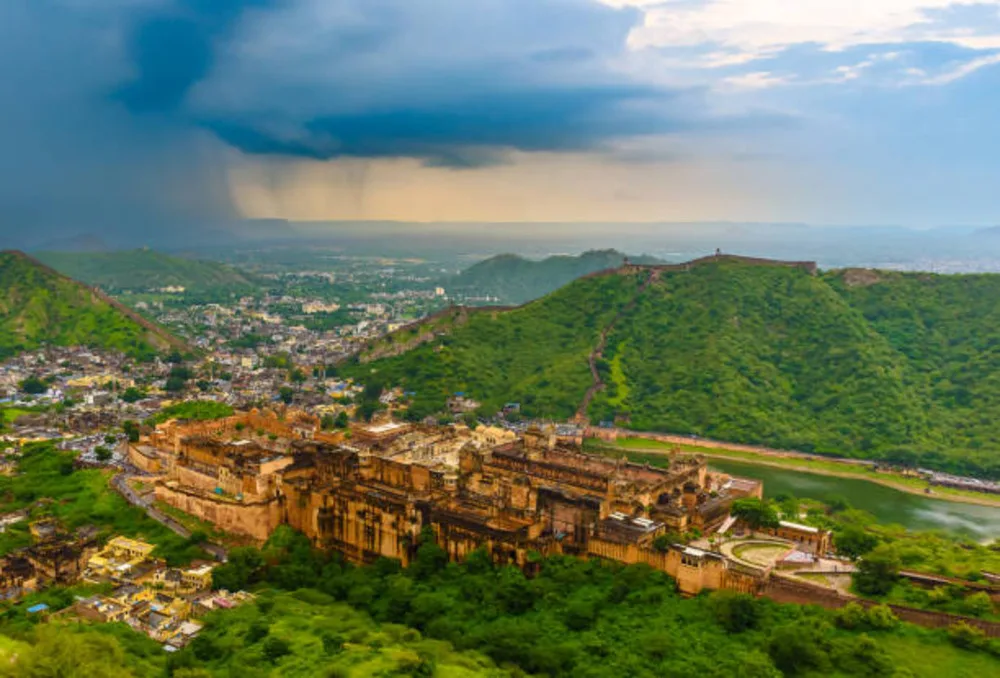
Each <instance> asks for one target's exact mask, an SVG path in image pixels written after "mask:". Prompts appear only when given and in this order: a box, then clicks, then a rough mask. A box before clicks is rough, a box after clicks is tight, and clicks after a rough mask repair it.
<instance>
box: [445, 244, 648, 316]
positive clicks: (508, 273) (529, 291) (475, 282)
mask: <svg viewBox="0 0 1000 678" xmlns="http://www.w3.org/2000/svg"><path fill="white" fill-rule="evenodd" d="M624 261H625V255H624V254H622V253H621V252H618V251H617V250H592V251H590V252H584V253H583V254H581V255H579V256H575V257H574V256H568V255H558V256H553V257H548V258H547V259H542V260H541V261H534V260H532V259H525V258H524V257H520V256H518V255H516V254H501V255H499V256H496V257H492V258H490V259H487V260H485V261H481V262H479V263H478V264H475V265H474V266H471V267H469V268H467V269H466V270H464V271H462V272H461V273H460V274H458V275H457V276H455V277H453V278H452V279H451V280H449V281H447V282H445V283H444V284H445V286H446V288H447V290H448V293H449V294H451V295H452V296H456V295H457V296H460V297H484V298H489V299H491V300H492V301H493V302H495V303H498V304H523V303H525V302H528V301H531V300H532V299H537V298H539V297H542V296H545V295H546V294H548V293H549V292H552V291H554V290H556V289H558V288H560V287H562V286H563V285H565V284H567V283H569V282H571V281H573V280H575V279H576V278H580V277H582V276H585V275H588V274H590V273H595V272H597V271H603V270H607V269H612V268H618V267H619V266H621V265H622V263H623V262H624ZM633 261H635V262H636V263H656V260H655V259H652V258H651V257H639V258H637V259H634V260H633Z"/></svg>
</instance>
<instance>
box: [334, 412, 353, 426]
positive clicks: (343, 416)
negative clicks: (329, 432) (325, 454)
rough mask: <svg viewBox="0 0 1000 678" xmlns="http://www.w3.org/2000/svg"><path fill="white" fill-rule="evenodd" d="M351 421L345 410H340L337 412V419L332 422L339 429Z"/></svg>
mask: <svg viewBox="0 0 1000 678" xmlns="http://www.w3.org/2000/svg"><path fill="white" fill-rule="evenodd" d="M350 423H351V420H350V418H349V417H348V416H347V410H341V411H340V412H339V413H337V420H336V421H335V422H334V426H336V427H337V428H340V429H344V428H347V426H348V425H349V424H350Z"/></svg>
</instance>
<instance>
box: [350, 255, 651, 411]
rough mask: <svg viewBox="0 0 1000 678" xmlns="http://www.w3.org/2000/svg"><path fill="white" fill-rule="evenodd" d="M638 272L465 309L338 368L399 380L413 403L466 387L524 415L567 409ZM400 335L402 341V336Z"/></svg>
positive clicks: (576, 399)
mask: <svg viewBox="0 0 1000 678" xmlns="http://www.w3.org/2000/svg"><path fill="white" fill-rule="evenodd" d="M642 282H643V276H641V275H633V276H624V275H621V276H618V275H616V276H606V277H599V278H587V279H584V280H581V281H579V282H577V283H575V284H574V285H572V286H570V287H567V288H564V289H562V290H560V291H558V292H556V293H554V294H552V295H550V296H549V297H546V298H545V299H544V300H542V301H538V302H535V303H532V304H528V305H527V306H524V307H522V308H519V309H517V310H514V311H510V312H507V313H497V312H492V311H480V312H475V313H470V314H469V316H468V319H467V321H466V322H465V324H463V325H461V327H460V328H459V329H458V330H456V331H455V332H453V333H451V334H445V335H444V336H442V337H441V338H439V339H438V340H437V341H434V342H430V343H425V344H423V345H422V346H420V347H419V348H417V349H416V350H414V351H411V352H409V353H405V354H403V355H401V356H399V357H397V358H392V359H389V360H385V361H379V362H377V363H375V364H373V365H364V364H359V365H346V366H344V368H343V369H342V370H341V373H342V374H344V375H345V376H355V377H358V378H360V379H362V380H371V379H372V378H373V370H374V371H375V378H377V379H378V380H380V381H382V382H384V383H386V384H390V385H391V384H399V385H402V386H404V387H405V389H406V390H407V391H409V392H411V393H413V394H414V396H413V397H414V401H415V402H414V407H415V410H416V411H425V412H427V413H431V412H434V411H436V410H440V409H443V407H444V404H445V401H446V400H447V398H448V397H449V396H451V395H453V394H454V393H456V392H466V393H468V394H469V395H471V396H473V397H475V399H476V400H478V401H480V402H482V403H484V406H485V409H487V410H490V411H493V412H496V411H497V410H499V409H500V408H501V407H502V406H503V405H504V404H505V403H506V402H508V401H509V400H510V401H518V402H520V403H521V406H522V409H523V410H524V411H525V413H526V414H528V415H529V416H534V415H539V416H544V415H547V416H557V417H561V418H566V417H570V416H572V415H573V414H574V413H575V412H576V409H577V407H579V405H580V401H581V399H582V397H583V393H584V392H585V391H586V390H587V387H588V386H589V385H590V383H591V375H590V369H589V367H588V363H587V357H588V356H589V355H590V352H591V350H592V348H593V346H594V345H595V344H596V343H597V341H598V340H599V338H600V334H601V331H602V330H603V329H604V328H605V327H606V326H607V325H608V324H609V323H610V322H611V321H612V319H613V318H614V317H615V314H616V313H617V312H618V310H619V308H620V307H621V306H622V305H624V304H627V303H628V301H629V300H630V299H631V298H633V297H634V296H635V294H636V291H637V290H638V288H639V285H640V284H642ZM399 341H405V337H401V338H400V339H399Z"/></svg>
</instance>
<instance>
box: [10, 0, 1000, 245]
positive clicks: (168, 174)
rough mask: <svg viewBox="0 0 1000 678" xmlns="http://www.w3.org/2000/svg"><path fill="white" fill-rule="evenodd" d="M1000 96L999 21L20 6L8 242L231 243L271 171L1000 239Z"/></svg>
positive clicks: (463, 9)
mask: <svg viewBox="0 0 1000 678" xmlns="http://www.w3.org/2000/svg"><path fill="white" fill-rule="evenodd" d="M998 80H1000V0H979V1H978V2H966V1H964V0H878V1H877V2H876V1H872V2H864V3H860V2H859V3H847V5H845V3H843V2H840V1H836V0H797V1H796V2H786V1H783V0H6V1H5V2H0V101H2V103H3V105H2V106H0V143H2V144H3V146H4V149H5V153H3V154H0V236H2V237H3V238H5V239H7V240H15V239H16V237H22V238H23V237H25V234H28V235H30V236H31V237H34V238H37V239H44V238H47V237H49V236H52V235H59V234H64V233H71V232H79V231H83V230H90V229H91V228H99V229H101V230H104V231H110V232H113V233H117V234H124V235H128V236H130V237H132V239H133V240H139V241H144V240H145V239H147V238H149V239H150V240H153V239H155V237H159V236H160V235H162V234H164V233H168V232H169V233H184V232H185V231H183V229H182V228H181V227H182V226H184V225H187V226H189V227H190V228H189V230H190V229H205V228H209V227H212V228H215V227H220V225H221V226H224V225H225V224H226V223H228V222H231V221H233V220H234V219H236V218H237V217H238V216H239V214H240V212H241V207H242V205H243V203H244V202H246V201H244V200H237V203H238V204H236V205H234V203H233V195H232V192H233V190H234V189H233V186H234V184H237V183H240V182H242V181H245V180H247V179H246V178H247V177H252V178H253V182H254V185H253V186H252V187H251V189H252V191H251V192H254V191H255V193H254V195H256V196H257V197H258V198H260V197H261V196H264V197H265V198H266V199H264V198H261V199H260V200H254V201H251V202H254V204H263V203H266V204H273V205H278V206H279V207H280V206H287V205H292V204H294V199H295V197H296V196H297V195H299V193H298V190H299V188H301V186H296V185H295V181H293V179H294V178H295V177H308V180H306V179H303V182H304V184H303V185H308V186H309V187H310V188H309V191H310V195H314V196H316V199H315V200H312V199H311V200H310V203H311V204H312V203H315V204H318V205H321V206H323V209H327V207H326V202H325V199H324V198H323V188H322V182H323V181H336V180H337V179H336V177H338V176H339V177H346V179H344V180H345V181H347V182H348V183H352V182H354V183H358V182H360V183H363V182H364V181H365V180H366V179H365V177H367V176H378V177H381V178H382V180H383V184H382V185H381V186H380V188H379V191H378V195H380V196H386V197H384V198H380V200H390V199H391V196H392V195H394V194H401V193H403V191H402V189H403V188H405V187H406V186H411V187H412V186H420V187H422V189H421V190H424V191H425V192H426V193H428V194H433V195H434V196H437V197H436V198H435V200H434V203H433V204H429V205H425V207H424V208H423V209H422V211H421V212H420V214H421V215H427V214H432V215H435V218H443V219H447V218H448V215H449V201H448V199H447V196H448V195H450V194H454V193H456V192H458V191H462V190H470V191H473V188H474V191H473V192H474V193H475V195H476V196H477V198H476V200H475V201H474V203H470V202H469V201H464V202H463V203H462V204H463V207H462V211H461V213H460V214H461V216H462V218H466V219H467V218H472V215H474V214H476V210H477V209H480V211H481V213H482V214H483V216H484V218H489V216H490V215H491V214H493V212H494V211H495V207H496V205H498V204H501V203H502V204H503V205H505V206H509V209H507V210H506V211H504V212H503V213H504V214H515V215H516V214H526V215H531V214H535V213H536V212H534V211H533V210H532V209H531V205H528V204H524V205H517V204H514V205H509V203H511V202H512V201H513V202H516V201H518V200H521V201H523V202H525V203H527V202H528V201H534V202H536V203H537V202H541V201H543V197H542V196H540V194H539V191H540V190H541V189H540V188H539V187H540V186H542V185H543V184H544V186H545V187H546V188H545V196H558V200H557V199H555V198H553V197H549V198H544V203H545V205H546V208H545V210H544V214H545V215H546V217H547V218H551V217H552V216H553V215H558V214H559V213H560V209H562V208H561V207H560V205H563V204H566V205H567V208H566V209H565V213H566V214H567V215H572V216H574V217H576V216H577V215H584V216H586V215H587V214H590V213H600V214H604V215H608V214H615V213H617V212H616V210H617V211H620V213H621V215H622V216H621V218H622V219H623V220H628V219H630V218H643V219H648V218H655V216H656V215H658V214H660V213H661V212H662V218H664V219H669V218H674V217H676V216H678V215H679V214H680V215H683V217H684V218H690V217H691V216H692V215H699V216H703V217H704V218H728V219H754V218H779V219H788V220H814V221H834V220H836V221H853V222H861V221H868V222H871V221H893V222H906V223H911V222H912V223H942V222H945V221H950V222H958V221H974V222H978V223H987V222H989V221H990V220H992V219H994V218H995V215H996V213H997V211H998V210H997V204H996V201H995V198H994V197H993V194H994V192H995V189H994V188H993V187H994V186H995V185H996V183H997V182H998V181H1000V168H998V167H997V164H996V162H995V158H996V154H997V153H998V152H1000V138H998V133H997V131H996V124H995V122H994V121H995V119H996V117H997V115H998V114H1000V110H998V102H1000V95H998V94H997V92H998V91H1000V86H998V85H1000V82H998ZM369 165H370V166H371V167H372V168H374V169H372V171H371V172H369V171H368V166H369ZM376 166H377V167H376ZM352 168H353V169H352ZM355 169H357V171H354V170H355ZM328 170H329V171H328ZM279 175H280V176H279ZM580 176H585V177H586V181H585V182H584V183H581V184H580V186H579V187H578V186H577V185H576V184H575V183H574V182H575V181H576V180H577V178H578V177H580ZM407 177H409V178H407ZM471 177H474V178H471ZM600 177H607V179H606V182H607V184H608V186H609V187H608V188H607V190H603V189H602V188H601V186H600V182H601V179H600ZM544 178H551V180H547V181H545V182H543V181H542V180H543V179H544ZM555 181H558V182H561V183H559V185H555V184H554V183H553V182H555ZM667 184H669V186H670V187H671V188H675V187H678V186H683V187H684V188H683V190H681V191H680V192H678V193H671V192H670V191H668V190H666V188H665V187H666V185H667ZM277 187H280V190H279V188H277ZM275 192H278V193H281V194H280V195H277V194H275V195H272V193H275ZM491 192H492V193H491ZM347 193H350V194H353V195H357V196H363V195H364V194H365V190H364V186H358V187H357V188H355V187H354V186H349V187H348V190H347ZM491 194H492V195H493V196H494V199H493V200H489V199H487V198H488V196H489V195H491ZM713 194H714V195H716V196H718V197H717V198H716V199H713V198H712V195H713ZM573 196H576V197H573ZM594 196H601V198H600V203H599V204H598V203H597V202H595V201H596V200H597V198H595V197H594ZM237 197H239V196H237ZM685 198H686V199H687V200H688V201H689V202H690V204H689V205H688V204H681V203H682V202H683V200H684V199H685ZM354 203H356V207H352V208H351V210H350V211H348V212H346V213H345V212H342V211H338V212H336V214H337V215H339V216H344V215H345V214H346V215H347V216H350V217H353V218H364V217H366V216H370V215H372V214H376V215H383V214H392V215H393V216H395V217H399V216H403V215H405V213H406V209H405V207H406V206H405V205H399V204H394V205H390V206H389V208H386V206H385V205H381V204H379V205H377V206H375V207H373V206H372V205H371V204H369V203H366V201H365V200H364V199H362V197H358V199H357V200H354V201H353V202H352V204H354ZM636 204H641V205H642V209H641V210H638V209H636V208H635V207H634V206H635V205H636ZM479 205H482V207H481V208H480V207H478V206H479ZM338 208H340V206H338ZM390 208H391V209H390ZM244 211H245V210H244ZM292 213H294V214H299V212H295V211H293V210H287V209H284V208H277V209H275V210H273V215H274V216H282V215H284V214H292ZM268 214H269V215H271V212H269V213H268ZM308 214H309V216H311V217H316V218H319V217H322V216H323V212H322V209H315V210H310V211H309V212H308ZM15 236H16V237H15Z"/></svg>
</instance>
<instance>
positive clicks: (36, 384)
mask: <svg viewBox="0 0 1000 678" xmlns="http://www.w3.org/2000/svg"><path fill="white" fill-rule="evenodd" d="M18 388H19V389H20V390H21V392H22V393H27V394H28V395H40V394H42V393H45V392H46V391H48V390H49V385H48V384H46V383H45V382H44V381H42V380H41V379H39V378H38V377H36V376H35V375H32V376H30V377H28V378H27V379H24V380H22V381H21V382H20V383H19V384H18Z"/></svg>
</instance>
